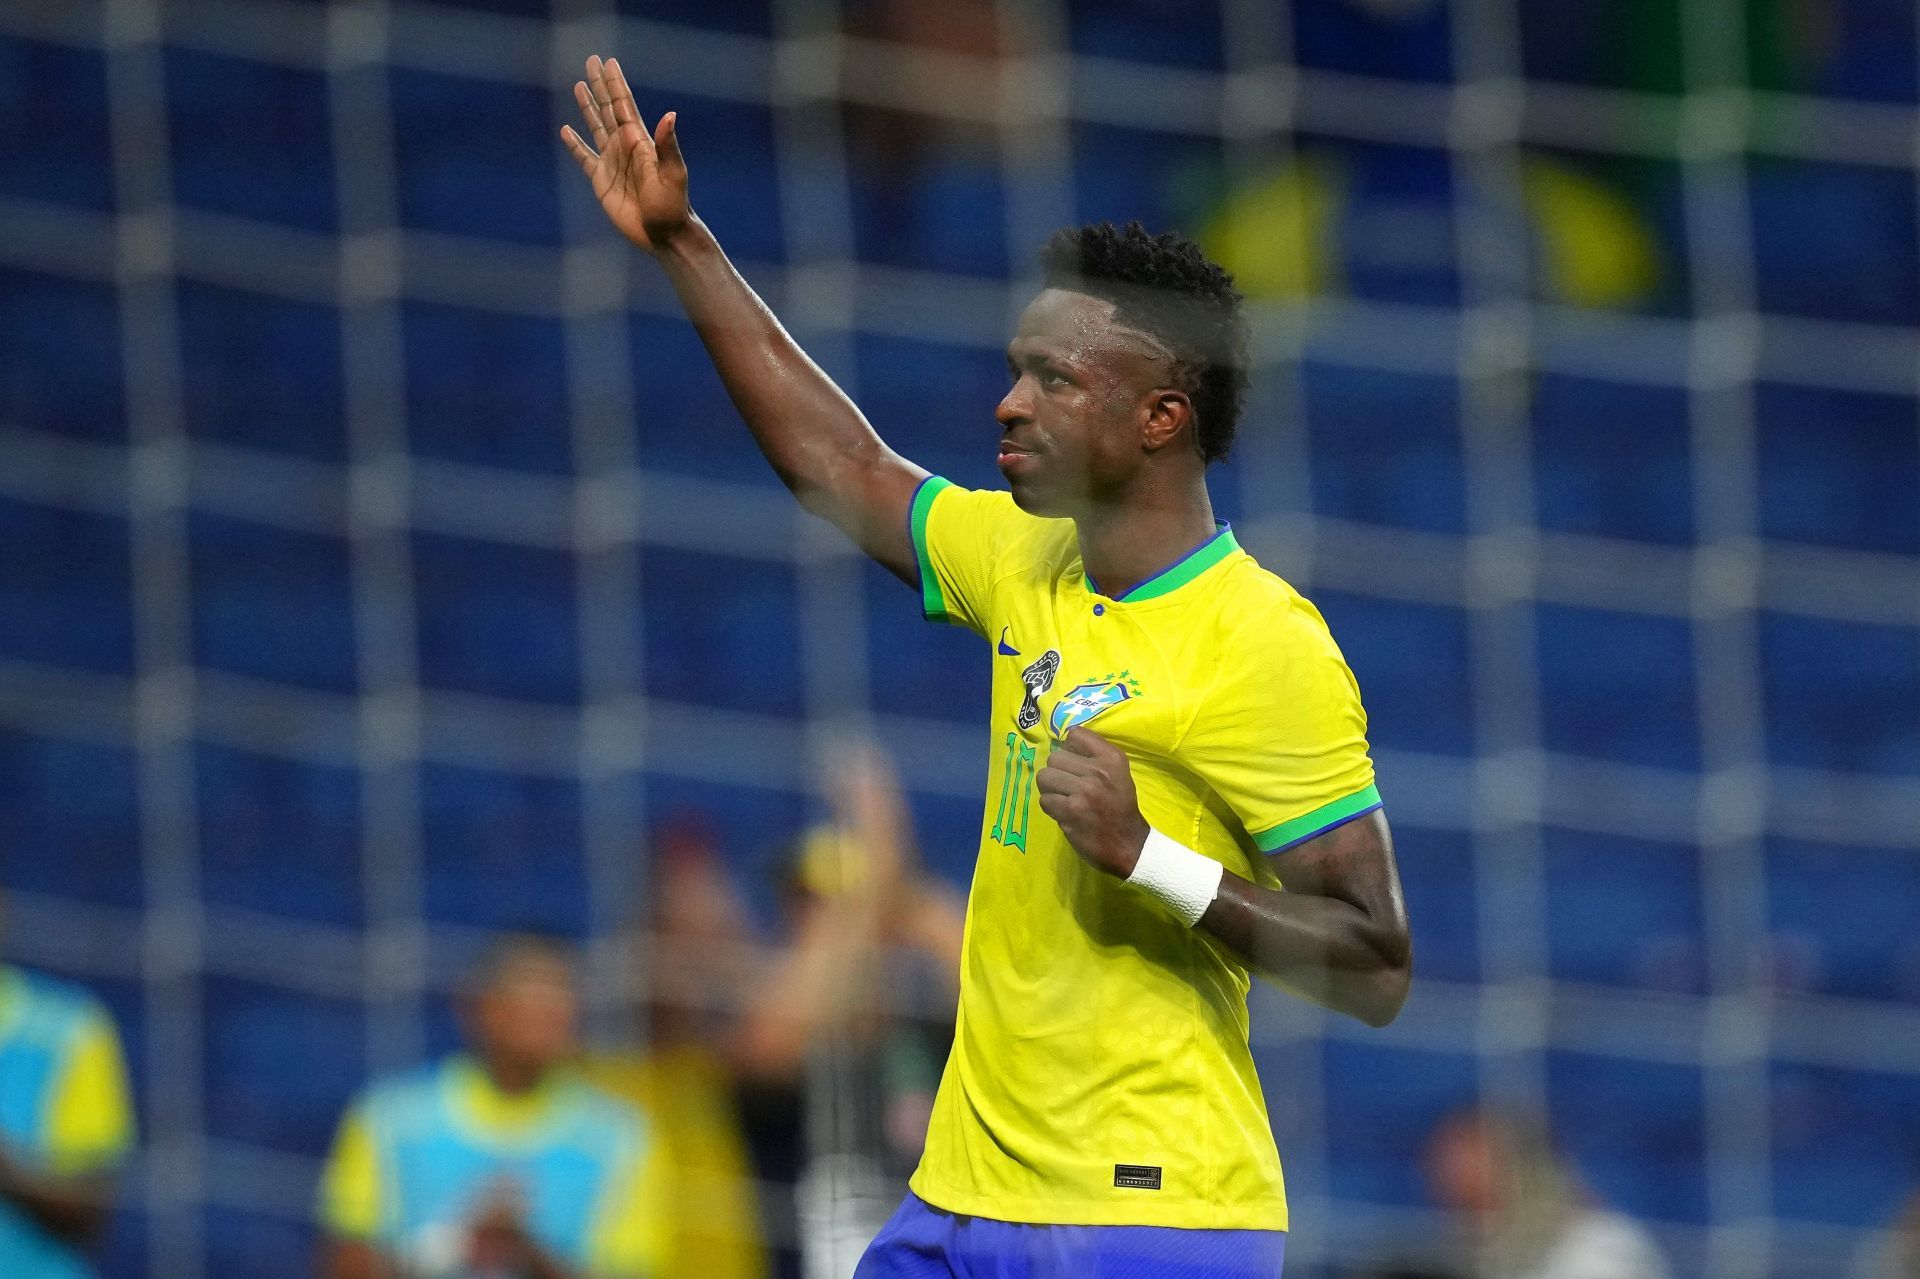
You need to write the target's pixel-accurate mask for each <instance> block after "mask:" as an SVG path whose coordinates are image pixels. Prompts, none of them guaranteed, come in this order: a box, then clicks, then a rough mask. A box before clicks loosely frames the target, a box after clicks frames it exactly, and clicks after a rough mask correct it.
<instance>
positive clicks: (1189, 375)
mask: <svg viewBox="0 0 1920 1279" xmlns="http://www.w3.org/2000/svg"><path fill="white" fill-rule="evenodd" d="M1040 266H1041V269H1042V270H1044V271H1045V273H1046V282H1047V285H1048V287H1049V288H1061V289H1068V290H1071V291H1073V292H1075V293H1085V294H1087V295H1088V296H1089V297H1096V298H1102V299H1104V300H1106V301H1109V302H1111V303H1113V307H1114V316H1115V318H1117V319H1119V320H1120V321H1122V322H1123V323H1125V324H1127V325H1129V326H1131V327H1134V328H1137V329H1139V330H1140V331H1142V332H1143V333H1148V334H1151V335H1152V336H1153V337H1154V338H1156V339H1158V340H1159V341H1160V342H1163V343H1165V344H1166V346H1167V349H1168V350H1169V351H1171V352H1172V354H1173V359H1174V376H1175V378H1176V379H1177V381H1176V385H1178V386H1179V388H1180V390H1182V391H1185V392H1186V393H1187V398H1188V399H1189V400H1191V401H1192V402H1193V417H1194V443H1195V444H1196V445H1197V446H1198V447H1199V449H1200V456H1201V457H1202V458H1203V459H1205V460H1206V461H1208V462H1214V461H1218V460H1219V459H1220V458H1223V457H1225V456H1226V455H1227V452H1228V450H1230V449H1231V448H1232V447H1233V432H1234V428H1235V427H1236V426H1237V425H1238V424H1239V422H1240V406H1241V404H1242V403H1243V402H1244V401H1245V399H1246V395H1247V363H1248V360H1247V317H1246V311H1245V307H1244V299H1243V298H1242V297H1241V296H1240V290H1238V289H1236V288H1234V287H1233V277H1232V276H1231V275H1229V274H1227V272H1226V271H1225V270H1224V269H1222V268H1221V267H1220V266H1219V265H1218V264H1217V263H1214V262H1211V261H1209V260H1208V259H1207V255H1206V254H1205V253H1204V252H1202V251H1201V248H1200V246H1199V245H1197V244H1195V243H1194V242H1193V241H1192V240H1189V239H1187V238H1186V237H1185V236H1183V235H1180V234H1178V233H1176V232H1172V231H1168V232H1165V233H1163V234H1161V235H1154V234H1153V233H1152V232H1150V231H1148V230H1147V229H1146V228H1145V227H1144V226H1142V225H1140V223H1138V222H1129V223H1127V225H1126V226H1124V227H1116V226H1114V225H1113V223H1111V222H1099V223H1095V224H1092V225H1088V226H1080V227H1065V228H1063V229H1061V230H1059V231H1056V232H1054V233H1053V236H1052V238H1051V239H1049V240H1048V241H1047V244H1046V247H1045V248H1043V249H1042V250H1041V251H1040Z"/></svg>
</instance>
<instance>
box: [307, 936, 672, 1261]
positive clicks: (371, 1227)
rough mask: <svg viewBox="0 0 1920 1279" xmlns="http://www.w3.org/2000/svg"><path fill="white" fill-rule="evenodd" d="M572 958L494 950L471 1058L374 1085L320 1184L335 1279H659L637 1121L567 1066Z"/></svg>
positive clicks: (474, 984)
mask: <svg viewBox="0 0 1920 1279" xmlns="http://www.w3.org/2000/svg"><path fill="white" fill-rule="evenodd" d="M578 1008H579V998H578V994H577V992H576V989H575V977H574V972H573V968H572V965H571V963H570V962H569V960H568V957H567V956H566V954H565V953H564V952H563V951H562V950H560V949H559V948H558V947H557V946H555V945H554V944H552V943H550V942H546V941H542V940H539V939H536V938H531V937H518V938H512V939H509V940H507V941H504V942H502V943H500V944H499V945H498V946H497V947H496V948H495V949H494V951H493V952H492V953H491V954H490V955H489V956H488V957H487V959H486V960H485V961H484V963H483V964H482V965H481V966H480V968H479V969H478V971H477V972H476V973H475V974H474V976H473V978H472V981H471V984H470V986H469V988H468V992H467V994H466V996H465V998H464V999H463V1001H462V1006H461V1014H462V1017H461V1022H462V1030H463V1032H464V1033H465V1036H466V1038H467V1041H468V1044H469V1047H470V1054H457V1055H455V1056H453V1057H450V1058H448V1059H447V1060H445V1061H442V1062H439V1063H437V1064H435V1065H432V1066H429V1067H427V1068H425V1069H423V1070H420V1071H416V1072H412V1073H409V1074H407V1075H403V1076H401V1077H399V1078H396V1079H392V1080H388V1081H385V1082H382V1083H378V1084H376V1085H374V1086H373V1087H372V1088H371V1089H369V1090H368V1091H367V1093H366V1094H365V1095H364V1096H362V1097H361V1098H359V1099H358V1100H357V1101H356V1102H355V1103H354V1105H353V1107H352V1108H351V1109H350V1110H349V1111H348V1113H347V1116H346V1118H345V1120H344V1121H343V1122H342V1123H341V1126H340V1132H339V1136H338V1137H337V1138H336V1139H335V1143H334V1149H333V1154H332V1156H331V1158H330V1160H329V1161H328V1166H327V1171H326V1175H325V1180H324V1182H323V1185H322V1188H321V1202H320V1215H321V1224H322V1226H323V1228H324V1229H325V1231H326V1234H327V1236H328V1238H327V1242H326V1244H325V1257H324V1265H323V1272H324V1274H326V1275H327V1276H329V1279H389V1277H393V1276H399V1275H406V1276H408V1277H409V1279H414V1277H421V1279H426V1277H434V1279H439V1277H445V1279H480V1277H482V1276H485V1277H488V1279H493V1277H498V1279H506V1277H507V1276H514V1277H515V1279H563V1277H572V1276H594V1277H596V1279H599V1277H606V1279H615V1277H617V1279H627V1277H629V1276H632V1277H636V1279H637V1277H641V1276H652V1275H653V1274H654V1267H655V1262H656V1260H657V1258H658V1256H659V1254H660V1251H661V1238H662V1236H663V1234H664V1231H665V1223H664V1221H663V1220H662V1216H661V1213H662V1208H661V1204H662V1198H661V1194H660V1191H659V1188H658V1183H657V1181H656V1178H657V1176H658V1163H657V1160H655V1159H654V1158H653V1147H654V1139H653V1135H652V1133H651V1132H650V1130H649V1127H648V1125H647V1123H646V1122H645V1120H644V1119H643V1117H642V1116H641V1115H640V1113H639V1112H638V1111H636V1110H634V1109H633V1108H632V1107H630V1106H628V1105H626V1104H625V1103H622V1102H619V1101H616V1100H615V1099H613V1098H612V1097H610V1096H607V1095H606V1094H604V1093H602V1092H601V1091H600V1090H598V1089H596V1088H594V1087H592V1086H590V1085H588V1084H587V1083H585V1082H584V1081H583V1080H582V1079H581V1078H580V1077H579V1076H578V1074H577V1073H575V1072H574V1071H573V1070H572V1069H571V1067H570V1066H569V1064H568V1063H569V1059H570V1058H571V1056H572V1055H573V1052H574V1046H575V1039H574V1032H575V1023H576V1020H577V1015H578Z"/></svg>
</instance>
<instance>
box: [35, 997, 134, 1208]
mask: <svg viewBox="0 0 1920 1279" xmlns="http://www.w3.org/2000/svg"><path fill="white" fill-rule="evenodd" d="M46 1132H47V1159H48V1163H49V1165H50V1167H51V1168H52V1170H53V1171H54V1172H56V1173H59V1174H60V1175H62V1176H79V1175H83V1174H88V1173H97V1172H104V1171H106V1170H107V1169H110V1168H112V1167H113V1166H114V1165H115V1164H118V1163H119V1162H120V1160H121V1159H122V1158H123V1157H124V1156H125V1155H126V1153H127V1150H128V1148H129V1147H130V1146H132V1144H133V1105H132V1101H131V1099H130V1097H129V1095H128V1089H127V1065H126V1059H125V1058H124V1057H123V1056H122V1054H121V1052H120V1036H119V1035H118V1034H116V1033H115V1032H114V1029H113V1022H112V1020H111V1019H110V1018H109V1017H108V1016H107V1014H106V1013H105V1011H103V1010H101V1009H98V1008H95V1009H92V1010H90V1011H89V1012H88V1013H87V1014H86V1015H85V1016H84V1017H83V1018H82V1019H81V1021H80V1023H79V1026H78V1028H77V1029H76V1030H75V1032H74V1034H73V1036H72V1039H71V1040H70V1041H69V1043H68V1044H67V1046H66V1051H65V1052H64V1053H63V1054H62V1059H61V1062H60V1076H59V1079H58V1081H57V1082H56V1083H55V1085H54V1089H53V1093H52V1095H51V1097H50V1098H49V1109H48V1112H47V1129H46Z"/></svg>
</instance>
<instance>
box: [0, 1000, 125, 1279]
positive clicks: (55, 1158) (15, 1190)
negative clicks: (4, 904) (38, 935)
mask: <svg viewBox="0 0 1920 1279" xmlns="http://www.w3.org/2000/svg"><path fill="white" fill-rule="evenodd" d="M132 1144H133V1107H132V1105H131V1103H130V1101H129V1098H128V1090H127V1070H126V1064H125V1061H124V1059H123V1057H122V1055H121V1051H120V1038H119V1036H118V1035H117V1034H116V1033H115V1031H114V1028H113V1021H112V1019H111V1018H109V1017H108V1015H107V1013H106V1010H105V1009H104V1008H103V1007H102V1006H101V1004H100V1002H99V1001H98V1000H97V999H95V998H94V997H93V996H92V995H89V994H88V993H87V992H86V991H84V990H82V989H80V988H79V987H77V986H72V985H69V984H68V983H66V982H63V981H57V980H55V979H54V978H51V977H45V976H42V975H40V974H38V973H31V972H28V971H26V970H25V969H20V968H14V967H10V966H5V965H0V1275H5V1276H6V1277H7V1279H86V1276H90V1275H92V1274H93V1273H94V1271H93V1266H92V1264H91V1261H90V1258H89V1254H90V1253H91V1252H92V1250H93V1247H94V1245H95V1244H96V1243H97V1242H98V1241H99V1238H100V1235H101V1233H102V1231H103V1230H104V1229H105V1227H106V1223H107V1216H108V1214H109V1212H110V1211H111V1209H112V1205H113V1191H114V1181H115V1173H116V1171H117V1170H118V1168H119V1166H120V1163H121V1161H122V1160H123V1159H124V1158H125V1156H126V1153H127V1151H128V1149H129V1148H130V1147H131V1146H132Z"/></svg>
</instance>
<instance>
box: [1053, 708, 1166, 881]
mask: <svg viewBox="0 0 1920 1279" xmlns="http://www.w3.org/2000/svg"><path fill="white" fill-rule="evenodd" d="M1034 780H1035V784H1036V785H1037V786H1038V788H1039V791H1040V811H1041V812H1043V813H1045V814H1046V815H1047V816H1049V817H1051V818H1053V820H1054V821H1055V822H1056V823H1058V824H1059V826H1060V831H1061V833H1062V834H1064V835H1065V836H1066V837H1067V842H1068V843H1069V844H1072V845H1073V851H1074V852H1076V853H1079V854H1080V856H1081V857H1082V858H1083V859H1084V860H1085V861H1086V862H1087V864H1088V865H1090V866H1093V867H1094V868H1095V869H1097V870H1103V871H1105V872H1106V873H1107V874H1109V875H1114V876H1117V877H1119V878H1121V879H1125V878H1126V877H1127V876H1129V875H1131V874H1132V873H1133V867H1134V863H1135V862H1137V861H1139V860H1140V847H1141V845H1143V844H1145V843H1146V842H1147V819H1146V818H1144V817H1142V816H1141V815H1140V800H1139V797H1138V796H1136V795H1135V794H1134V790H1133V769H1132V768H1131V767H1130V766H1129V765H1128V763H1127V755H1126V752H1125V751H1123V750H1121V749H1120V748H1119V747H1118V746H1115V745H1114V744H1113V743H1112V742H1110V741H1108V740H1107V739H1106V738H1104V737H1102V736H1100V735H1099V734H1098V733H1096V732H1094V731H1092V730H1091V729H1086V728H1076V729H1073V730H1071V731H1070V732H1068V734H1067V735H1066V737H1065V738H1064V739H1062V740H1061V742H1060V744H1059V745H1058V746H1056V747H1055V748H1054V749H1053V752H1052V753H1051V754H1050V755H1048V756H1047V766H1046V767H1045V768H1043V769H1041V770H1040V774H1039V776H1038V777H1037V778H1035V779H1034Z"/></svg>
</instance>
